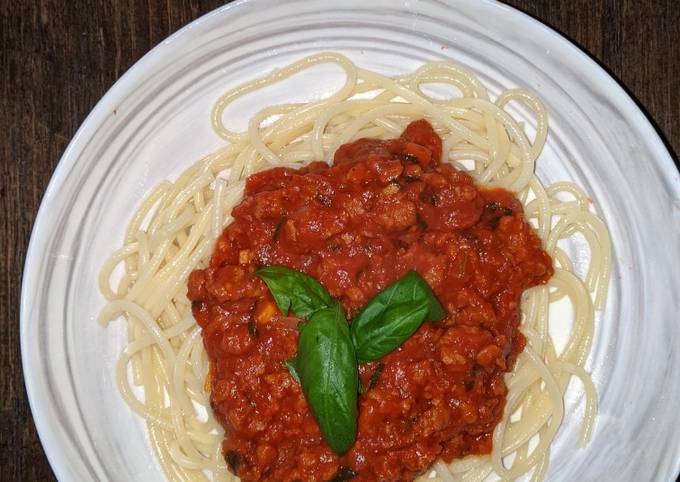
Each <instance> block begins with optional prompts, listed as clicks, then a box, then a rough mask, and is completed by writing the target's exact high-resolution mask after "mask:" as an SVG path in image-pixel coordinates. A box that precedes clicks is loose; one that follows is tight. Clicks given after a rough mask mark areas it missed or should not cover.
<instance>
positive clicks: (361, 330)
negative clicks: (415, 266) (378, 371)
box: [351, 271, 446, 363]
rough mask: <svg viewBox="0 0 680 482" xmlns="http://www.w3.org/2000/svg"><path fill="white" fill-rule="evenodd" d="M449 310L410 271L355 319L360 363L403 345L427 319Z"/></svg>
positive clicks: (425, 284)
mask: <svg viewBox="0 0 680 482" xmlns="http://www.w3.org/2000/svg"><path fill="white" fill-rule="evenodd" d="M445 315H446V313H445V312H444V308H442V306H441V305H440V304H439V301H437V298H436V297H435V296H434V293H432V290H431V289H430V287H429V286H428V284H427V282H426V281H425V280H424V279H423V278H422V277H421V276H420V275H419V274H418V273H416V272H415V271H409V272H408V273H406V274H405V275H404V276H402V277H401V278H399V279H398V280H397V281H395V282H394V283H392V284H391V285H389V286H388V287H387V288H385V289H384V290H383V291H381V292H380V293H378V294H377V295H376V296H375V297H374V298H373V299H372V300H371V301H369V302H368V304H367V305H366V306H364V308H363V309H362V310H361V311H360V312H359V313H358V314H357V316H355V317H354V319H353V320H352V328H351V334H352V341H353V343H354V347H355V349H356V354H357V360H358V361H359V362H360V363H363V362H368V361H372V360H377V359H379V358H381V357H383V356H385V355H387V354H388V353H389V352H391V351H392V350H394V349H395V348H397V347H398V346H399V345H401V344H402V343H403V342H404V341H406V339H407V338H408V337H410V336H411V335H412V334H413V333H415V331H416V330H417V329H418V327H420V325H421V324H422V322H423V321H425V320H431V321H434V320H441V319H443V318H444V316H445Z"/></svg>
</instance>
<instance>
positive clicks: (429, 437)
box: [188, 120, 553, 482]
mask: <svg viewBox="0 0 680 482" xmlns="http://www.w3.org/2000/svg"><path fill="white" fill-rule="evenodd" d="M441 156H442V143H441V139H440V138H439V136H438V135H437V134H436V132H435V131H434V130H433V129H432V127H431V126H430V124H429V123H428V122H426V121H424V120H420V121H416V122H412V123H411V124H409V126H408V127H407V128H406V130H405V131H404V133H403V134H402V135H401V137H399V138H397V139H393V140H386V141H385V140H374V139H360V140H358V141H356V142H352V143H349V144H345V145H343V146H341V147H340V148H339V149H338V150H337V151H336V153H335V157H334V162H333V165H331V166H329V165H327V164H325V163H322V162H313V163H311V164H309V165H307V166H306V167H303V168H301V169H292V168H281V167H279V168H274V169H269V170H267V171H263V172H260V173H257V174H254V175H252V176H250V177H249V178H248V180H247V182H246V190H245V196H244V199H243V201H242V202H241V203H240V204H239V205H238V206H236V207H235V208H234V209H233V211H232V217H233V222H232V223H231V224H230V225H229V226H228V227H227V228H226V229H225V230H224V232H223V233H222V235H221V237H220V238H219V240H218V242H217V245H216V247H215V251H214V253H213V256H212V258H211V261H210V264H209V266H208V267H207V268H206V269H203V270H197V271H194V272H193V273H192V274H191V276H190V278H189V286H188V296H189V299H190V300H191V301H192V311H193V314H194V317H195V318H196V321H197V322H198V324H199V325H200V326H201V327H202V329H203V341H204V345H205V348H206V351H207V353H208V357H209V361H210V376H209V380H208V383H209V389H210V399H211V405H212V409H213V411H214V414H215V416H216V418H217V420H218V421H219V423H220V424H221V425H222V426H223V427H224V429H225V438H224V442H223V452H224V456H225V459H226V462H227V464H228V466H229V468H230V470H231V471H232V472H234V473H235V474H237V475H238V476H239V477H240V478H241V479H242V480H244V481H276V482H293V481H319V482H325V481H339V480H349V479H352V480H356V481H367V482H368V481H402V480H413V479H414V478H415V477H416V476H418V475H419V474H421V473H423V472H424V471H425V470H426V469H427V468H428V467H430V465H431V464H432V463H433V462H434V461H435V460H436V459H437V458H441V459H443V460H444V461H446V462H450V461H452V460H453V459H454V458H457V457H463V456H466V455H469V454H485V453H489V452H490V451H491V448H492V432H493V429H494V427H495V426H496V424H497V423H498V422H499V421H500V419H501V417H502V415H503V407H504V404H505V398H506V392H507V388H506V386H505V383H504V374H505V373H506V372H507V371H509V370H510V369H511V368H512V365H513V362H514V360H515V358H516V356H517V355H518V354H519V353H520V352H521V351H522V349H523V348H524V344H525V340H524V337H523V336H522V334H521V333H520V332H519V321H520V298H521V295H522V292H523V291H524V290H525V289H527V288H529V287H532V286H535V285H538V284H542V283H545V282H546V281H547V280H548V279H549V278H550V277H551V276H552V274H553V268H552V260H551V258H550V256H549V255H548V254H547V253H546V252H545V251H544V250H543V249H542V246H541V241H540V239H539V238H538V237H537V236H536V235H535V233H534V232H533V230H532V228H531V226H530V225H529V224H527V223H526V222H525V220H524V216H523V212H522V206H521V204H520V202H519V201H518V200H517V199H516V198H515V197H514V196H513V195H512V194H511V193H509V192H507V191H504V190H501V189H483V188H479V187H477V186H475V184H474V182H473V179H472V178H471V177H470V176H469V175H468V174H466V173H464V172H462V171H459V170H457V169H455V168H454V167H452V166H451V165H449V164H447V163H444V162H442V161H441ZM269 265H281V266H286V267H290V268H293V269H296V270H299V271H302V272H304V273H307V274H308V275H310V276H312V277H314V278H315V279H317V280H318V281H319V282H320V283H321V284H322V285H323V286H324V287H325V288H326V289H327V290H328V292H329V293H330V294H331V295H332V296H333V297H334V298H336V299H338V300H339V301H340V302H341V304H342V306H343V307H344V309H345V312H346V314H347V317H348V319H349V320H350V322H351V318H352V316H353V315H354V314H356V312H357V310H358V309H359V308H361V307H362V306H363V305H365V304H366V302H367V301H369V300H370V299H371V298H372V297H373V296H375V295H376V294H377V293H378V292H379V291H381V290H382V289H384V288H385V287H386V286H388V285H389V284H390V283H392V282H393V281H395V280H396V279H398V278H399V277H400V276H402V275H404V274H405V273H406V272H408V271H409V270H415V271H417V272H418V273H419V274H420V275H421V276H423V278H424V279H425V280H426V281H427V282H428V284H429V285H430V287H431V288H432V290H433V291H434V293H435V295H436V296H437V298H438V300H439V301H440V303H441V304H442V306H444V308H445V310H446V312H447V316H446V317H445V319H443V320H442V321H438V322H426V323H424V324H423V325H422V326H421V327H420V328H419V329H418V331H417V332H416V333H415V334H414V335H413V336H412V337H410V338H409V339H408V340H407V341H406V342H405V343H404V344H403V345H402V346H400V347H399V348H397V349H396V350H394V351H393V352H391V353H389V354H388V355H386V356H385V357H383V358H382V359H380V360H377V361H373V362H370V363H365V364H361V365H359V379H360V385H361V394H360V396H359V418H358V435H357V438H356V441H355V443H354V445H353V446H352V447H351V448H350V449H349V451H348V452H347V453H345V454H343V455H338V454H335V453H334V452H333V451H331V449H330V448H329V446H328V445H327V444H326V442H325V441H324V439H323V437H322V434H321V432H320V429H319V427H318V425H317V423H316V420H315V419H314V416H313V414H312V412H311V411H310V409H309V406H308V404H307V402H306V400H305V397H304V394H303V392H302V389H301V387H300V385H299V384H298V383H297V382H296V381H295V380H294V378H293V377H292V376H291V375H290V373H289V371H288V369H287V367H286V365H285V364H284V362H285V360H287V359H290V358H291V357H294V356H295V354H296V349H297V340H298V330H297V324H298V322H299V321H300V320H298V319H296V318H294V317H291V316H288V314H287V313H281V312H280V311H279V309H278V308H277V305H276V303H275V301H274V299H273V298H272V295H271V294H270V292H269V290H268V289H267V287H266V285H265V284H264V282H263V281H262V280H260V279H259V278H258V277H257V276H255V275H254V274H253V273H254V272H255V271H256V270H257V269H258V268H260V267H262V266H269Z"/></svg>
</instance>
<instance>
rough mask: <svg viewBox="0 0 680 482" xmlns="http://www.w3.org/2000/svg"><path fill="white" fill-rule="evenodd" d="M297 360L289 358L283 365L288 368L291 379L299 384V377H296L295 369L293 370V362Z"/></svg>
mask: <svg viewBox="0 0 680 482" xmlns="http://www.w3.org/2000/svg"><path fill="white" fill-rule="evenodd" d="M296 361H297V359H296V358H295V357H293V358H289V359H288V360H284V361H283V364H284V365H286V367H287V368H288V371H289V372H290V376H291V377H293V379H294V380H295V381H296V382H298V383H300V375H298V372H297V369H296V368H295V362H296Z"/></svg>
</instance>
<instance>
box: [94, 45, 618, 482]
mask: <svg viewBox="0 0 680 482" xmlns="http://www.w3.org/2000/svg"><path fill="white" fill-rule="evenodd" d="M321 63H332V64H336V65H338V66H339V67H340V68H342V70H343V71H344V73H345V83H344V85H343V86H342V87H341V88H340V89H339V90H337V91H336V92H335V93H334V94H332V95H331V96H329V97H327V98H325V99H323V100H319V101H316V102H310V103H299V104H282V105H276V106H272V107H268V108H265V109H263V110H262V111H260V112H259V113H257V114H256V115H255V116H253V118H252V119H251V120H250V122H249V125H248V129H247V131H246V132H242V133H238V132H233V131H231V130H229V129H227V128H226V127H225V125H224V123H223V115H224V111H225V109H226V107H227V106H229V105H230V104H231V103H232V102H233V101H234V100H235V99H237V98H239V97H241V96H244V95H247V94H249V93H252V92H254V91H257V90H258V89H262V88H264V87H266V86H269V85H272V84H275V83H276V82H278V81H281V80H283V79H286V78H289V77H291V76H292V75H294V74H296V73H298V72H300V71H302V70H304V69H307V68H310V67H313V66H314V65H317V64H321ZM434 84H438V85H441V84H443V85H446V86H450V87H453V88H455V89H456V90H457V91H459V93H460V95H459V96H455V97H450V98H440V97H439V96H434V95H433V94H432V95H430V94H428V91H429V86H431V85H434ZM512 101H516V102H520V103H521V104H522V105H524V106H526V107H528V108H529V109H530V110H531V111H532V112H533V115H534V118H535V131H536V134H535V136H534V138H533V139H532V140H530V139H529V138H528V137H527V135H526V134H525V130H524V126H523V125H522V124H521V123H519V122H518V121H516V120H515V119H514V118H513V117H512V116H511V115H510V114H509V113H508V112H507V111H506V110H505V108H506V106H507V105H508V103H510V102H512ZM420 118H425V119H427V120H428V121H429V122H430V123H431V124H432V125H433V126H434V128H435V130H436V131H437V133H438V134H439V135H440V137H441V138H442V140H443V146H444V149H443V152H444V156H443V159H444V160H445V161H448V162H451V163H452V164H453V165H454V166H455V167H456V168H458V169H461V170H465V171H467V172H469V173H470V174H471V175H472V176H473V177H474V178H475V179H476V181H477V182H479V183H480V184H483V185H484V186H485V187H486V186H496V187H502V188H505V189H508V190H511V191H513V192H514V193H515V194H516V195H517V196H518V197H519V199H520V200H521V201H522V203H523V205H524V211H525V216H526V218H527V219H528V221H529V222H531V223H532V224H533V225H534V227H535V228H536V232H537V234H538V236H539V237H540V238H541V240H542V241H543V244H544V247H545V249H546V251H547V252H548V253H549V254H550V255H551V256H552V257H553V259H554V260H555V274H554V276H553V277H552V278H551V280H550V281H549V282H548V284H547V285H544V286H539V287H535V288H532V289H531V290H529V291H527V292H526V294H525V297H524V299H523V301H522V322H521V330H522V332H523V334H524V335H525V337H526V338H527V346H526V348H525V350H524V352H523V353H522V354H521V355H520V356H519V357H518V359H517V362H516V364H515V367H514V370H513V372H512V373H510V374H508V375H507V376H506V383H507V386H508V390H509V391H508V398H507V403H506V408H505V416H504V417H503V420H502V421H501V422H500V423H499V424H498V426H497V427H496V429H495V431H494V435H493V452H492V454H491V455H490V456H486V457H467V458H465V459H462V460H458V461H455V462H454V463H452V464H450V465H446V464H444V463H443V462H441V461H439V462H437V463H435V465H434V467H433V470H432V471H431V472H430V473H428V474H425V475H423V476H422V478H423V479H425V478H428V480H429V479H433V480H442V481H456V480H465V481H467V480H484V479H485V478H486V477H488V476H489V475H491V474H495V475H496V476H498V477H500V478H501V479H502V480H514V479H516V478H518V477H521V476H523V475H524V474H531V477H532V480H541V479H542V478H543V476H544V474H545V472H546V470H547V468H548V462H549V458H550V444H551V442H552V440H553V438H554V436H555V434H556V432H557V430H558V428H559V426H560V424H561V421H562V418H563V416H564V404H563V398H564V394H565V391H566V389H567V385H568V383H569V381H570V379H571V378H572V377H576V378H578V379H579V380H580V381H581V383H582V384H583V387H584V393H585V409H584V419H583V428H582V436H581V443H582V444H585V443H587V441H588V439H589V436H590V433H591V431H592V428H593V424H594V420H595V416H596V412H597V394H596V391H595V387H594V385H593V383H592V380H591V378H590V375H589V374H588V373H587V372H586V370H585V369H584V364H585V361H586V359H587V357H588V354H589V352H590V347H591V343H592V337H593V327H594V315H595V311H596V310H602V309H603V308H604V304H605V298H606V294H607V289H608V284H609V275H610V265H611V261H610V243H609V236H608V233H607V230H606V227H605V226H604V223H603V222H602V221H601V220H600V219H599V218H598V217H597V216H596V215H595V214H593V213H592V212H591V211H590V207H589V200H588V198H587V196H586V195H585V193H584V192H583V191H582V190H581V189H580V188H579V187H578V186H576V185H575V184H572V183H564V182H563V183H556V184H553V185H551V186H548V187H544V186H543V185H542V184H541V183H540V181H539V180H538V178H537V177H536V176H535V174H534V167H535V162H536V160H537V158H538V156H539V154H540V152H541V150H542V148H543V145H544V143H545V140H546V137H547V131H548V122H547V116H546V112H545V109H544V108H543V105H542V103H541V102H540V100H539V99H538V98H536V97H535V96H534V95H532V94H531V93H529V92H527V91H525V90H520V89H513V90H508V91H505V92H504V93H502V94H501V95H499V96H498V97H497V98H496V99H495V100H491V98H490V96H489V94H488V93H487V91H486V89H485V87H484V86H483V85H482V84H481V82H480V81H479V79H477V77H475V76H474V75H473V74H472V73H471V72H469V71H468V70H466V69H465V68H463V67H461V66H459V65H456V64H452V63H449V62H432V63H429V64H425V65H423V66H422V67H421V68H419V69H418V70H416V71H415V72H414V73H412V74H410V75H404V76H400V77H396V78H390V77H385V76H383V75H380V74H377V73H375V72H371V71H368V70H365V69H362V68H360V67H357V66H355V65H354V64H353V63H352V62H351V61H349V60H348V59H347V58H345V57H343V56H341V55H338V54H334V53H321V54H317V55H313V56H310V57H307V58H305V59H302V60H300V61H298V62H295V63H293V64H291V65H289V66H287V67H284V68H282V69H280V70H277V71H275V72H273V73H271V74H270V75H268V76H265V77H263V78H261V79H257V80H255V81H253V82H250V83H247V84H244V85H242V86H239V87H237V88H235V89H232V90H230V91H229V92H227V93H225V94H224V95H223V96H222V97H221V98H220V99H219V100H218V101H217V103H216V104H215V106H214V108H213V113H212V122H213V127H214V129H215V131H216V132H217V134H218V135H220V136H221V137H222V138H224V139H225V140H226V141H228V142H229V144H228V145H227V146H226V147H224V148H222V149H220V150H219V151H217V152H215V153H213V154H211V155H209V156H207V157H206V158H204V159H201V160H200V161H198V162H196V163H195V164H193V165H192V166H191V167H189V168H188V169H187V170H186V171H185V172H184V173H182V174H181V175H180V176H179V178H178V179H177V180H176V181H175V182H174V183H171V182H168V181H166V182H163V183H161V184H160V185H159V186H158V187H157V188H156V189H155V190H154V191H153V192H152V193H151V194H150V195H149V196H148V197H147V199H146V200H145V201H144V202H143V203H142V204H141V206H140V207H139V209H138V211H137V212H136V213H135V214H134V216H133V217H132V220H131V221H130V224H129V226H128V228H127V230H126V232H125V236H124V241H123V247H122V248H120V249H119V250H117V251H116V252H115V253H114V254H113V255H112V256H111V257H110V258H109V259H108V260H107V261H106V262H105V264H104V266H103V268H102V270H101V274H100V278H99V284H100V289H101V292H102V294H103V295H104V296H105V297H106V298H107V300H108V303H107V305H106V306H105V307H104V308H103V310H102V312H101V315H100V322H102V323H106V322H108V321H110V320H112V319H115V318H117V317H119V316H121V315H123V316H124V318H125V319H126V320H127V325H128V326H127V333H128V345H127V346H126V347H125V349H124V350H123V352H122V354H121V357H120V359H119V360H118V363H117V367H116V379H117V384H118V387H119V389H120V392H121V394H122V396H123V398H124V399H125V400H126V402H127V403H128V404H129V405H130V407H131V408H132V409H133V410H134V411H135V412H136V413H138V414H139V415H140V416H142V417H144V419H145V421H146V423H147V427H148V430H149V435H150V438H151V442H152V446H153V448H154V451H155V453H156V456H157V458H158V460H159V461H160V463H161V465H162V467H163V470H164V472H165V474H166V475H167V477H168V478H169V479H170V480H237V479H236V477H235V476H233V475H232V474H230V473H229V472H228V471H227V466H226V464H225V462H224V459H223V457H222V453H221V441H222V439H223V432H222V429H221V427H220V426H219V424H218V423H217V422H216V421H215V420H214V418H213V416H212V413H211V409H210V402H209V394H208V393H206V390H205V387H204V383H205V379H206V376H207V370H208V360H207V356H206V354H205V350H204V348H203V344H202V340H201V336H200V329H199V327H198V326H197V325H196V323H195V321H194V319H193V317H192V314H191V306H190V302H189V301H188V299H187V297H186V282H187V277H188V275H189V273H191V272H192V271H193V270H195V269H199V268H204V267H205V266H206V265H207V263H208V261H209V259H210V255H211V253H212V250H213V246H214V244H215V241H216V239H217V238H218V237H219V235H220V233H221V232H222V229H223V228H224V227H225V226H227V225H228V224H229V223H230V222H231V216H230V212H231V209H232V208H233V207H234V206H235V205H236V204H238V203H239V201H240V200H241V198H242V196H243V192H244V181H245V179H246V178H247V177H248V176H249V175H251V174H253V173H255V172H258V171H261V170H265V169H269V168H271V167H274V166H290V167H300V166H302V165H304V164H306V163H308V162H310V161H313V160H319V159H323V160H326V161H328V162H329V161H330V160H331V159H332V157H333V154H334V152H335V150H336V149H337V148H338V147H339V146H341V145H342V144H345V143H347V142H349V141H352V140H354V139H357V138H362V137H371V138H378V139H387V138H391V137H395V136H398V135H399V134H400V133H401V132H402V131H403V130H404V127H405V126H406V125H407V124H408V123H409V122H411V121H413V120H415V119H420ZM577 234H578V235H580V236H582V237H583V238H584V239H585V240H586V242H587V244H588V246H589V250H590V256H589V258H590V259H589V266H588V270H587V272H586V273H585V274H584V275H583V276H582V277H579V275H578V274H577V273H575V270H574V267H573V266H572V263H571V261H570V259H569V257H568V255H567V253H566V252H565V250H564V249H563V244H562V243H563V242H564V240H566V239H568V238H570V237H572V236H574V235H577ZM120 267H122V270H120ZM117 268H118V269H117ZM119 271H122V276H121V277H120V280H119V281H117V282H116V286H115V288H112V287H111V284H112V279H113V278H115V276H114V272H115V273H118V272H119ZM561 299H566V300H567V301H568V302H570V303H571V305H572V307H573V320H572V327H571V331H570V333H569V338H568V340H567V342H566V345H565V347H564V348H563V349H562V350H558V349H557V348H556V346H555V343H554V342H553V340H552V338H551V336H550V333H549V328H550V318H549V306H550V304H551V303H554V302H557V301H559V300H561Z"/></svg>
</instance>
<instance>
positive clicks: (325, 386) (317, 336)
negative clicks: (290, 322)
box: [295, 304, 359, 454]
mask: <svg viewBox="0 0 680 482" xmlns="http://www.w3.org/2000/svg"><path fill="white" fill-rule="evenodd" d="M295 369H296V371H297V373H298V375H299V376H300V381H301V384H302V390H303V392H304V394H305V398H306V399H307V402H308V403H309V405H310V407H311V409H312V413H313V414H314V418H316V421H317V422H318V424H319V427H320V428H321V433H322V434H323V436H324V439H325V440H326V442H327V443H328V445H329V446H330V448H331V449H332V450H333V451H334V452H335V453H337V454H343V453H345V452H346V451H347V450H348V449H349V448H350V447H351V446H352V444H353V443H354V440H355V439H356V434H357V398H358V395H357V391H358V387H359V376H358V373H359V372H358V369H357V360H356V356H355V354H354V347H353V346H352V339H351V337H350V333H349V325H348V324H347V320H345V317H344V315H343V313H342V308H341V307H340V305H339V304H335V305H334V306H333V307H331V308H324V309H321V310H319V311H317V312H315V313H314V314H313V315H312V317H311V318H310V319H309V322H307V324H306V325H305V329H304V330H303V331H302V333H300V338H299V342H298V354H297V357H296V361H295Z"/></svg>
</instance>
